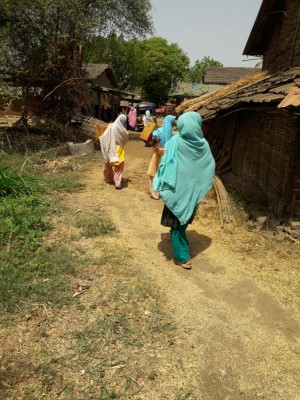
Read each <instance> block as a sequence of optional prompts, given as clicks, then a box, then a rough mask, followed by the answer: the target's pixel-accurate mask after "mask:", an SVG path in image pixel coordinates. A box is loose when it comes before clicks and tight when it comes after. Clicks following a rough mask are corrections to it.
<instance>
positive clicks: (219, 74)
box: [203, 67, 260, 85]
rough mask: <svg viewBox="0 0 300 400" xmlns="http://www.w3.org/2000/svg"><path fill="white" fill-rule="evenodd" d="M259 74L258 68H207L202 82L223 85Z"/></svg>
mask: <svg viewBox="0 0 300 400" xmlns="http://www.w3.org/2000/svg"><path fill="white" fill-rule="evenodd" d="M257 72H260V68H243V67H208V68H206V70H205V74H204V78H203V82H204V83H207V84H223V85H227V84H229V83H232V82H235V81H237V80H239V79H241V78H243V77H245V76H249V75H254V74H255V73H257Z"/></svg>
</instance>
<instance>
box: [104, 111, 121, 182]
mask: <svg viewBox="0 0 300 400" xmlns="http://www.w3.org/2000/svg"><path fill="white" fill-rule="evenodd" d="M126 122H127V117H126V115H124V114H120V115H119V116H118V118H117V119H116V120H115V122H114V123H112V124H110V125H108V127H107V128H106V129H105V131H104V133H103V135H102V136H100V139H99V140H100V146H101V152H102V155H103V158H104V171H103V175H104V180H105V181H106V182H107V183H114V185H115V187H116V189H121V188H122V175H123V170H124V161H125V152H124V146H125V145H126V143H127V141H128V132H127V129H126V128H125V126H126Z"/></svg>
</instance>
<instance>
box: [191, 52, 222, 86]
mask: <svg viewBox="0 0 300 400" xmlns="http://www.w3.org/2000/svg"><path fill="white" fill-rule="evenodd" d="M208 67H223V64H222V63H221V62H219V61H216V60H214V59H213V58H211V57H209V56H205V57H203V58H202V60H201V61H199V60H196V61H195V65H194V66H193V67H191V68H190V69H189V70H188V72H187V73H186V80H187V81H189V82H194V83H200V82H201V81H202V78H203V74H204V71H205V68H208Z"/></svg>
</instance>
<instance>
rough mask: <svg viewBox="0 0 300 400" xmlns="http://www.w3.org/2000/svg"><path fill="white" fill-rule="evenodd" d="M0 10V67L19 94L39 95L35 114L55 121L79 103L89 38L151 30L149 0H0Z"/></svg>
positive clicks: (129, 34)
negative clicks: (19, 88) (0, 65)
mask: <svg viewBox="0 0 300 400" xmlns="http://www.w3.org/2000/svg"><path fill="white" fill-rule="evenodd" d="M0 10H1V23H2V24H1V26H0V51H2V50H3V53H4V54H6V60H5V63H4V65H3V68H2V69H3V70H6V71H9V72H10V73H12V74H13V75H14V77H15V79H16V81H19V82H20V83H21V84H22V86H23V92H24V94H25V93H27V94H28V93H29V92H30V91H31V92H32V91H35V92H36V93H37V92H39V94H40V95H41V98H43V99H44V101H43V102H42V103H41V104H42V106H43V107H42V108H41V113H42V114H44V116H46V117H49V119H51V118H52V119H54V120H59V121H60V122H66V121H67V119H68V118H69V117H70V113H71V111H72V108H73V107H74V105H75V104H76V105H77V106H80V105H81V104H82V102H83V101H84V96H83V94H84V93H85V90H84V86H85V85H84V81H83V80H82V69H81V63H82V51H81V50H82V48H83V47H84V46H85V44H86V43H87V42H88V41H89V40H90V39H91V38H92V37H95V36H96V35H97V36H105V35H108V34H110V33H112V32H115V33H117V34H118V33H120V32H122V33H123V35H124V36H125V37H142V36H144V35H145V34H147V33H151V31H152V23H151V16H150V11H151V3H150V0H2V2H1V7H0ZM4 38H6V39H5V40H4ZM33 82H35V84H36V83H39V88H38V90H37V89H36V87H35V85H34V84H33ZM41 87H42V91H41Z"/></svg>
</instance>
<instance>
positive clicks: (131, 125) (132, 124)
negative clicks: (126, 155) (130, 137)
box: [128, 104, 137, 131]
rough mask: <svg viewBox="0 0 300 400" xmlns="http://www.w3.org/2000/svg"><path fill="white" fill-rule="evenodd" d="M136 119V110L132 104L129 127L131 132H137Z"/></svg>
mask: <svg viewBox="0 0 300 400" xmlns="http://www.w3.org/2000/svg"><path fill="white" fill-rule="evenodd" d="M136 117H137V112H136V108H135V107H134V105H133V104H132V106H131V108H130V111H129V113H128V127H129V130H130V131H135V127H136Z"/></svg>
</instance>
